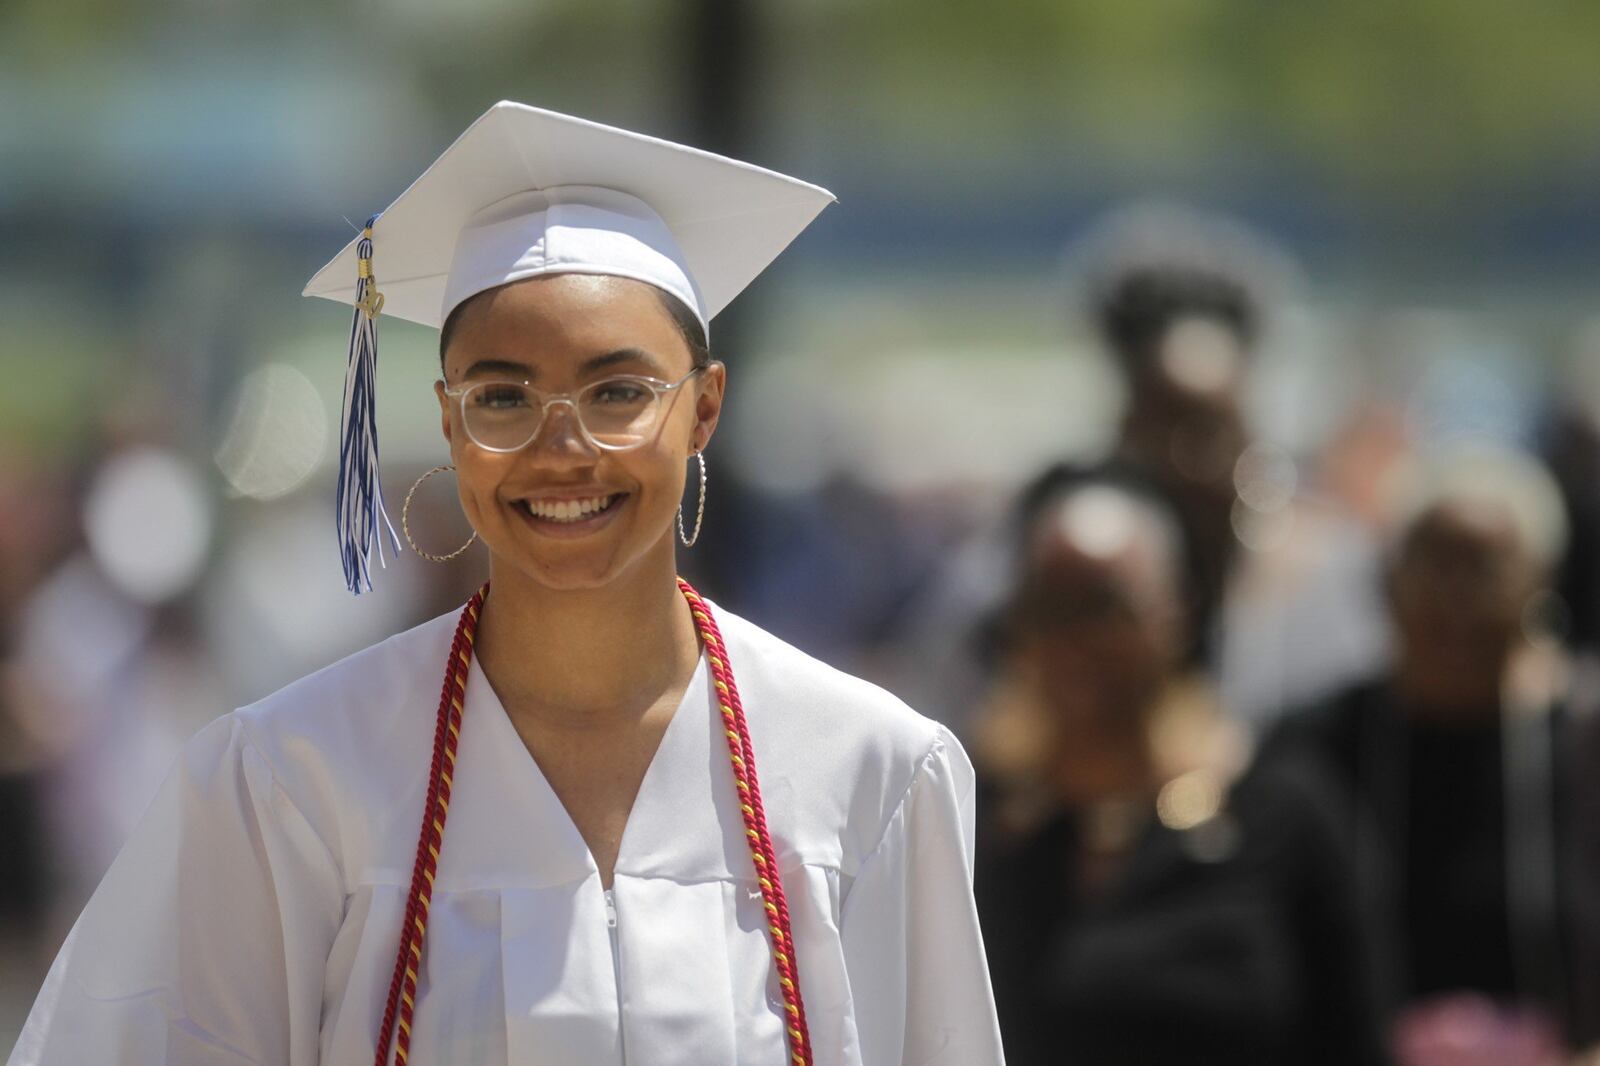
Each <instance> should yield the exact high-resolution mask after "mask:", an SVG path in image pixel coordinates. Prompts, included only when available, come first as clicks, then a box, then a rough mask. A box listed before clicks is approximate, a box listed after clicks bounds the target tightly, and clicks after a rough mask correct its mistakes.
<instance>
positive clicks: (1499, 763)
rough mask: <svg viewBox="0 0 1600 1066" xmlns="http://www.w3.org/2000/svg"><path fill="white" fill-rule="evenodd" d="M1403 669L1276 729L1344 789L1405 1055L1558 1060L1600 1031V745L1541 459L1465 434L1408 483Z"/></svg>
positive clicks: (1273, 745) (1293, 750) (1395, 566)
mask: <svg viewBox="0 0 1600 1066" xmlns="http://www.w3.org/2000/svg"><path fill="white" fill-rule="evenodd" d="M1395 492H1396V495H1397V502H1396V509H1397V516H1398V517H1397V520H1396V525H1395V537H1394V542H1393V545H1392V547H1391V549H1390V553H1389V558H1388V564H1387V576H1386V579H1385V591H1386V595H1387V602H1388V605H1389V610H1390V612H1391V615H1392V618H1393V623H1394V629H1395V633H1396V658H1395V660H1394V662H1393V664H1392V666H1390V667H1389V668H1388V669H1386V670H1385V671H1383V672H1381V673H1380V674H1378V675H1376V676H1374V677H1372V678H1370V679H1368V680H1365V681H1363V682H1360V683H1358V684H1356V685H1354V686H1352V687H1350V688H1348V689H1345V690H1343V691H1341V692H1339V693H1337V694H1336V695H1334V696H1332V697H1330V698H1328V699H1327V700H1326V701H1325V702H1324V703H1323V704H1322V705H1321V706H1318V707H1316V708H1313V709H1310V710H1307V711H1305V712H1303V713H1301V714H1298V715H1295V716H1292V717H1290V718H1289V719H1288V720H1286V721H1285V722H1284V723H1283V724H1282V726H1281V727H1280V729H1279V730H1278V731H1277V733H1276V735H1275V736H1274V737H1273V738H1272V740H1271V742H1270V744H1269V749H1270V750H1271V752H1272V753H1273V755H1270V756H1268V759H1269V761H1270V759H1271V758H1273V757H1276V756H1277V755H1278V754H1285V755H1288V756H1289V757H1292V758H1295V759H1302V758H1304V757H1305V756H1306V755H1307V754H1312V755H1314V756H1315V757H1317V758H1319V759H1322V760H1325V763H1326V765H1327V766H1329V767H1330V768H1331V770H1332V772H1333V774H1334V775H1335V776H1336V777H1337V779H1338V780H1339V781H1340V783H1341V785H1342V786H1343V789H1344V790H1345V794H1346V795H1347V796H1348V798H1349V799H1350V801H1351V802H1350V804H1349V805H1348V807H1347V810H1348V815H1347V822H1346V834H1345V835H1346V838H1347V840H1348V841H1349V842H1350V844H1351V845H1352V846H1353V847H1355V848H1357V849H1358V851H1359V854H1360V857H1361V860H1362V861H1361V863H1360V865H1359V867H1358V869H1359V870H1360V871H1361V878H1362V888H1363V897H1364V905H1365V906H1366V907H1367V909H1368V911H1369V913H1371V914H1372V915H1374V917H1375V918H1376V919H1377V920H1378V921H1380V922H1382V923H1383V925H1384V927H1385V929H1386V932H1387V935H1386V937H1385V943H1386V945H1387V946H1388V949H1389V950H1388V951H1387V953H1386V958H1385V960H1384V965H1385V966H1386V967H1387V968H1388V970H1389V972H1390V973H1391V974H1392V975H1393V980H1394V981H1395V983H1396V985H1397V986H1398V988H1399V989H1400V993H1401V996H1402V997H1403V1000H1404V1005H1405V1010H1404V1013H1403V1014H1402V1016H1401V1017H1400V1018H1399V1020H1398V1022H1397V1026H1396V1029H1395V1033H1394V1042H1395V1050H1396V1053H1397V1055H1398V1058H1399V1060H1400V1061H1401V1062H1402V1063H1405V1064H1412V1063H1416V1064H1424V1063H1427V1064H1435V1063H1437V1064H1445V1063H1478V1062H1491V1061H1492V1062H1496V1063H1504V1064H1507V1066H1513V1064H1522V1063H1529V1064H1533V1063H1544V1062H1548V1061H1552V1058H1553V1057H1554V1056H1556V1055H1557V1054H1558V1050H1559V1049H1560V1048H1562V1047H1565V1048H1566V1049H1568V1050H1576V1049H1578V1048H1580V1047H1583V1046H1587V1045H1589V1044H1591V1043H1592V1042H1594V1041H1595V1040H1596V1039H1597V1037H1600V1031H1597V1028H1596V1026H1597V1024H1600V1002H1597V1001H1596V1000H1595V999H1594V998H1593V997H1594V982H1593V980H1592V979H1591V978H1590V977H1589V976H1587V975H1584V974H1582V973H1581V972H1580V970H1579V967H1580V966H1581V964H1582V960H1583V959H1584V956H1585V955H1586V953H1587V952H1588V951H1590V950H1591V949H1592V946H1593V939H1592V938H1593V934H1594V929H1593V927H1592V924H1591V923H1592V915H1593V907H1592V904H1591V902H1590V901H1592V900H1593V899H1594V898H1595V897H1596V896H1597V894H1600V882H1596V881H1595V879H1594V877H1595V871H1594V869H1593V868H1592V866H1590V865H1589V863H1590V862H1591V857H1592V848H1593V845H1592V840H1593V837H1594V834H1595V825H1594V822H1593V820H1592V819H1593V817H1594V813H1593V811H1592V810H1585V809H1583V805H1585V804H1587V803H1589V802H1591V801H1590V800H1586V799H1580V792H1579V791H1578V790H1579V789H1583V788H1588V787H1589V786H1588V785H1587V784H1586V783H1585V782H1587V781H1588V780H1590V779H1592V778H1593V776H1594V764H1593V763H1592V761H1580V760H1592V758H1593V752H1592V750H1588V748H1587V746H1586V745H1585V744H1583V743H1581V742H1579V741H1578V739H1577V738H1578V735H1579V731H1580V730H1581V729H1583V728H1586V727H1585V726H1583V718H1584V716H1586V715H1587V714H1588V713H1589V710H1590V709H1588V708H1581V707H1574V706H1573V704H1572V702H1571V699H1570V695H1571V690H1570V682H1571V680H1572V674H1571V670H1570V665H1571V659H1570V656H1568V655H1567V654H1566V652H1565V650H1564V649H1563V648H1562V647H1561V645H1560V644H1559V643H1558V642H1557V641H1556V640H1555V639H1554V637H1553V636H1552V633H1551V631H1550V627H1549V621H1550V618H1551V614H1552V610H1551V608H1552V599H1551V587H1552V581H1553V579H1554V577H1555V575H1556V573H1557V572H1558V570H1559V567H1560V563H1561V559H1562V553H1563V548H1564V546H1565V544H1566V540H1567V522H1566V518H1565V515H1564V513H1563V507H1562V501H1561V496H1560V494H1559V492H1558V490H1557V486H1556V484H1555V482H1554V481H1553V479H1552V478H1551V476H1550V475H1549V474H1548V473H1547V472H1546V471H1545V470H1544V469H1543V468H1542V467H1541V466H1540V465H1539V464H1538V463H1537V462H1536V461H1534V460H1532V459H1530V458H1528V457H1526V456H1523V455H1519V454H1516V453H1512V452H1507V451H1502V450H1498V449H1493V448H1488V447H1466V446H1458V447H1456V448H1452V449H1449V450H1447V451H1446V452H1444V453H1443V454H1441V455H1439V456H1435V457H1432V458H1429V459H1426V460H1419V461H1418V463H1417V464H1416V465H1415V466H1414V467H1413V469H1412V470H1411V471H1410V474H1409V475H1408V476H1405V477H1402V479H1401V485H1400V487H1398V488H1397V489H1396V490H1395ZM1591 957H1592V956H1591Z"/></svg>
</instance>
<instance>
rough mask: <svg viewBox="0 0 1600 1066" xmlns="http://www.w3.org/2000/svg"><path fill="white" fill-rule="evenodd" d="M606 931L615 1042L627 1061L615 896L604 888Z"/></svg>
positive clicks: (625, 1061) (620, 956)
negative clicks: (613, 995)
mask: <svg viewBox="0 0 1600 1066" xmlns="http://www.w3.org/2000/svg"><path fill="white" fill-rule="evenodd" d="M605 896H606V931H607V932H609V933H610V934H611V980H612V984H613V986H614V987H615V988H616V990H617V1042H618V1044H620V1045H621V1047H622V1061H623V1063H624V1064H626V1063H627V1061H628V1040H627V1031H626V1027H625V1025H624V1021H625V1019H624V1017H623V1011H622V952H621V951H620V950H619V949H618V947H617V897H616V894H615V893H614V892H613V891H612V890H611V889H609V888H608V889H606V890H605Z"/></svg>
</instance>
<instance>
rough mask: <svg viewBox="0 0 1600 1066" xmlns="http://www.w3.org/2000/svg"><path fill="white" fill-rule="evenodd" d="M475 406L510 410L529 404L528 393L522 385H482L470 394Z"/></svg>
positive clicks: (469, 398) (470, 399)
mask: <svg viewBox="0 0 1600 1066" xmlns="http://www.w3.org/2000/svg"><path fill="white" fill-rule="evenodd" d="M467 398H468V400H469V401H470V402H471V404H472V406H473V407H487V408H490V409H491V410H501V411H503V410H509V409H512V408H517V407H526V406H528V394H527V390H525V389H524V388H523V387H522V386H521V385H481V386H479V387H478V388H476V389H473V390H472V392H471V393H469V394H468V397H467Z"/></svg>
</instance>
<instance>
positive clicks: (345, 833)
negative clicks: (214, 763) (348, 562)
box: [185, 611, 457, 866]
mask: <svg viewBox="0 0 1600 1066" xmlns="http://www.w3.org/2000/svg"><path fill="white" fill-rule="evenodd" d="M456 618H457V612H454V611H452V612H451V613H449V614H447V615H441V616H440V617H438V618H435V619H432V620H431V621H428V622H424V623H423V624H421V625H419V626H416V627H414V628H412V629H409V630H406V631H405V632H403V633H398V634H396V635H394V636H392V637H390V638H388V639H387V640H384V641H382V642H380V643H378V644H374V645H372V646H371V647H368V648H365V649H363V650H361V651H358V652H356V653H354V654H353V655H350V656H348V657H346V658H344V659H341V660H339V661H338V662H336V663H333V664H332V665H330V666H327V667H324V668H323V669H321V670H318V671H316V672H315V673H312V674H308V675H307V676H305V677H302V678H300V679H299V680H297V681H294V682H291V683H290V684H288V685H286V686H284V687H283V688H281V689H279V690H278V691H276V692H274V693H272V694H271V695H269V696H267V697H265V698H264V699H261V700H258V701H257V702H255V703H252V704H249V705H247V706H244V707H241V708H239V709H237V710H235V711H233V712H232V713H230V714H228V715H225V716H223V718H222V719H219V720H218V721H217V722H214V723H212V725H211V726H209V727H207V728H206V729H204V730H202V731H201V733H200V734H198V735H197V736H196V737H195V738H194V739H193V740H192V741H190V745H189V748H188V749H187V751H186V753H185V756H186V758H187V759H188V760H189V761H190V762H191V763H192V762H193V760H194V759H196V758H202V759H203V758H205V757H206V755H207V753H210V752H211V751H212V749H213V748H216V747H217V745H219V744H222V745H223V747H222V748H220V749H219V750H218V752H217V753H218V754H219V755H222V756H223V757H238V758H244V759H246V760H257V759H258V760H259V761H260V763H261V764H263V765H264V768H265V769H266V770H267V771H268V772H269V773H270V775H271V778H272V782H273V785H274V786H276V788H277V789H281V791H282V793H283V795H284V797H285V798H286V799H287V800H288V802H290V803H291V804H292V805H293V806H294V807H295V808H296V809H297V810H298V811H299V812H300V813H301V814H302V815H303V816H304V817H305V818H306V819H307V821H309V822H310V823H311V824H312V826H313V827H314V828H315V829H316V831H317V832H318V833H319V834H320V835H321V836H323V838H324V839H325V840H327V841H329V843H330V846H331V847H333V848H334V850H335V851H336V852H343V853H345V854H344V855H343V857H344V858H345V859H346V860H353V861H355V862H356V863H357V865H358V866H359V865H360V864H361V860H362V858H363V856H361V855H357V854H350V853H349V849H350V846H351V845H354V844H355V843H356V842H357V841H359V840H362V839H367V838H368V837H369V835H370V831H371V830H373V829H374V827H373V826H370V825H368V824H367V823H368V822H369V821H370V820H372V819H374V818H377V819H378V820H379V821H382V820H383V819H384V818H386V817H388V815H387V813H385V812H388V811H391V810H392V809H394V807H395V806H396V804H400V805H404V804H403V801H404V798H405V797H407V796H409V795H410V794H411V793H412V792H414V791H416V789H417V788H418V787H419V782H422V781H424V780H425V778H426V776H427V772H428V766H429V757H430V754H431V747H432V743H433V733H434V722H435V718H436V715H437V713H438V706H439V691H440V686H441V684H442V682H443V677H444V666H445V658H446V656H447V655H448V653H449V650H450V643H451V640H452V639H453V637H454V634H455V624H456ZM223 738H227V739H226V740H224V739H223ZM230 751H231V752H232V754H231V755H230V754H229V752H230ZM406 816H407V817H408V818H409V817H411V816H412V815H411V813H410V808H409V807H408V808H407V815H406ZM380 828H381V827H380ZM337 842H342V844H343V845H344V847H340V846H339V844H338V843H337ZM357 850H360V849H357Z"/></svg>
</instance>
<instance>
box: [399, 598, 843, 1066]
mask: <svg viewBox="0 0 1600 1066" xmlns="http://www.w3.org/2000/svg"><path fill="white" fill-rule="evenodd" d="M678 588H679V589H680V590H681V591H682V592H683V597H684V599H685V600H686V601H687V602H688V604H689V611H690V613H691V614H692V615H693V616H694V623H695V629H696V631H697V632H698V633H699V636H700V643H701V644H702V645H703V646H704V647H705V651H706V661H707V664H708V665H709V666H710V670H711V679H712V685H713V687H714V688H715V689H716V693H717V707H718V709H719V710H720V711H721V712H722V718H723V732H724V733H725V734H726V736H727V740H728V758H729V760H730V762H731V763H732V766H733V781H734V785H735V787H736V788H737V789H738V792H739V810H740V813H741V815H742V817H743V819H744V827H745V836H746V838H747V839H748V842H749V845H750V858H751V861H752V862H754V864H755V874H756V881H757V883H758V884H759V885H760V887H761V902H762V906H763V908H764V909H765V911H766V915H767V930H768V932H769V934H770V935H771V940H772V959H773V963H774V965H775V967H776V968H777V972H778V985H779V988H780V989H781V991H782V994H783V1008H784V1014H785V1017H784V1029H785V1030H786V1032H787V1034H788V1044H789V1058H790V1060H791V1062H793V1063H794V1064H795V1066H812V1060H811V1034H810V1030H809V1028H808V1027H807V1025H806V1008H805V1003H804V1002H803V1001H802V999H801V997H800V969H799V963H798V955H797V954H796V952H795V946H794V933H793V931H792V930H791V928H790V924H789V905H788V901H787V900H786V898H785V897H784V894H783V881H782V879H781V878H780V877H779V875H778V858H777V853H776V852H775V851H774V850H773V847H772V836H771V834H770V833H769V832H768V831H767V818H766V812H765V809H764V808H763V807H762V805H761V785H760V783H759V782H758V781H757V779H756V760H755V750H754V748H753V747H752V746H751V744H750V730H749V728H748V727H747V726H746V724H745V718H744V706H743V704H742V703H740V701H739V688H738V686H737V685H736V684H735V683H734V680H733V667H732V665H730V663H729V659H728V651H727V648H726V647H725V646H724V645H723V643H722V632H721V631H720V630H719V629H718V628H717V623H716V620H715V619H714V618H713V617H712V615H711V608H710V607H709V606H707V604H706V602H705V600H703V599H701V598H700V594H699V593H697V592H696V591H695V590H694V588H693V587H692V586H691V585H690V584H689V583H688V582H687V581H684V580H683V579H682V578H679V579H678ZM488 592H489V586H488V585H484V586H483V588H481V589H479V590H478V591H477V593H476V594H475V595H474V596H473V597H472V599H471V600H469V601H468V602H467V605H466V607H465V608H464V609H463V610H462V612H461V620H460V621H459V622H458V623H457V625H456V635H455V639H454V640H453V641H452V642H451V645H450V659H449V662H448V664H447V665H446V667H445V677H444V690H443V691H442V692H441V693H440V696H439V718H438V724H437V726H436V727H435V730H434V740H433V759H432V763H431V766H430V772H429V778H428V796H427V801H426V803H425V804H424V806H423V816H422V832H421V834H420V836H419V838H418V840H417V859H416V865H415V867H414V868H413V870H412V874H411V893H410V895H409V897H408V898H407V900H406V909H405V920H404V922H403V924H402V926H401V930H400V948H399V951H398V952H397V954H396V956H395V966H394V978H393V980H392V981H391V982H390V985H389V999H388V1002H387V1004H386V1005H385V1007H384V1011H383V1028H382V1029H381V1030H380V1032H379V1034H378V1053H377V1058H376V1060H375V1066H388V1062H389V1044H390V1039H391V1037H393V1040H394V1053H395V1062H396V1063H398V1064H400V1066H405V1063H406V1056H407V1054H408V1053H409V1051H410V1048H411V1017H412V1014H413V1012H414V1011H415V1010H416V1005H417V1003H416V1000H417V973H418V972H419V970H420V969H421V966H422V943H423V938H424V937H425V936H426V935H427V931H428V907H429V904H430V902H431V900H432V899H433V879H434V875H435V874H436V872H437V870H438V866H439V851H440V848H441V847H442V846H443V844H444V822H445V815H447V814H448V813H449V811H450V788H451V784H452V782H453V778H454V774H455V764H456V745H457V743H458V742H459V741H460V738H461V714H462V709H463V706H464V704H465V700H466V691H467V671H468V668H469V667H470V666H471V664H472V642H473V638H474V636H475V634H476V633H477V627H478V614H479V612H480V611H481V609H482V607H483V600H484V597H485V596H486V595H487V594H488ZM397 1026H398V1029H396V1027H397Z"/></svg>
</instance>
